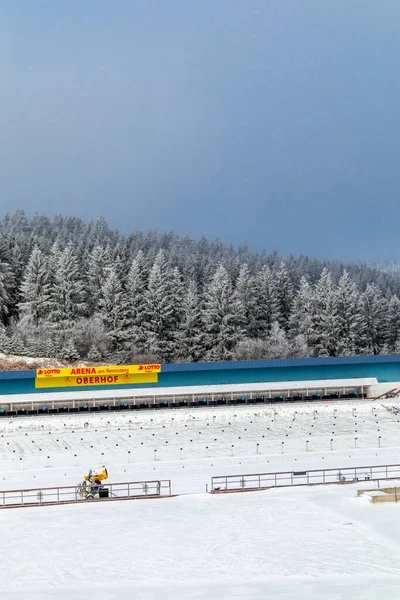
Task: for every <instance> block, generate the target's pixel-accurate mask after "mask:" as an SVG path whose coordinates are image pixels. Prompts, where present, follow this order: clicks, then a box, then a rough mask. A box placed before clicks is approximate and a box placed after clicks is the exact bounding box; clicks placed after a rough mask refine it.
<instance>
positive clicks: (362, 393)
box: [361, 385, 364, 397]
mask: <svg viewBox="0 0 400 600" xmlns="http://www.w3.org/2000/svg"><path fill="white" fill-rule="evenodd" d="M361 395H362V397H364V386H363V385H362V386H361Z"/></svg>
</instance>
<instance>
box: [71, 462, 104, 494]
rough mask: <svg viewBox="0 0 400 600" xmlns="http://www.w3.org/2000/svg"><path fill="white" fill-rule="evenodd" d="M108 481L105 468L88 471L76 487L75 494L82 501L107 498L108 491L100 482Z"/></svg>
mask: <svg viewBox="0 0 400 600" xmlns="http://www.w3.org/2000/svg"><path fill="white" fill-rule="evenodd" d="M106 479H108V473H107V469H106V467H104V466H102V467H100V468H99V469H90V471H89V473H88V474H87V475H84V477H83V481H82V482H81V483H80V484H79V485H78V486H77V488H76V492H77V495H78V496H81V498H83V499H84V500H92V499H93V498H108V497H109V490H108V488H107V487H106V486H103V485H102V482H103V481H105V480H106Z"/></svg>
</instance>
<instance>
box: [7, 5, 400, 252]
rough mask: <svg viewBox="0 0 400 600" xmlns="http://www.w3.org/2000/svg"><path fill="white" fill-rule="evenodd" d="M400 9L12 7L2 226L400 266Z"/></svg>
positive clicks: (9, 16)
mask: <svg viewBox="0 0 400 600" xmlns="http://www.w3.org/2000/svg"><path fill="white" fill-rule="evenodd" d="M399 56H400V3H399V1H398V0H380V1H379V2H377V1H376V0H329V1H328V0H327V1H321V0H201V1H195V0H168V1H166V0H114V1H113V2H110V1H109V0H107V1H106V0H85V2H82V0H68V2H54V0H3V1H2V2H1V4H0V73H1V84H0V85H1V88H0V89H1V92H0V209H1V210H0V213H2V214H4V213H5V212H7V211H13V210H15V209H16V208H23V209H25V211H26V212H27V214H28V215H31V214H33V212H35V211H38V212H42V213H46V214H48V215H53V214H55V213H57V212H60V213H62V214H66V215H76V216H81V217H83V218H88V219H91V218H97V217H99V216H100V215H104V216H105V218H106V219H107V221H108V222H109V224H110V225H111V226H112V227H117V228H119V229H121V230H122V231H125V232H130V231H132V230H135V229H144V230H147V229H151V228H157V229H159V230H161V231H168V230H171V229H173V230H175V231H177V232H179V233H181V234H182V235H186V234H188V235H189V236H191V237H194V238H196V239H198V238H200V237H201V236H202V235H205V236H206V237H208V238H210V239H215V238H216V237H219V238H220V239H221V240H223V241H225V242H228V243H233V244H234V245H239V244H241V243H244V242H247V243H248V244H249V246H250V248H251V249H253V250H255V251H261V250H264V249H265V250H268V251H272V250H277V251H278V252H280V253H281V254H283V255H288V254H295V255H299V254H307V255H310V256H313V257H320V258H339V259H346V260H348V259H350V260H373V259H400V244H399V243H398V239H399V232H400V227H399V224H400V219H399V216H400V202H399V200H400V196H399V190H400V152H399V150H400V135H399V134H400V98H399V96H400V93H399V92H400V72H399V67H398V61H399Z"/></svg>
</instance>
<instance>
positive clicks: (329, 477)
mask: <svg viewBox="0 0 400 600" xmlns="http://www.w3.org/2000/svg"><path fill="white" fill-rule="evenodd" d="M379 479H400V465H379V466H367V467H345V468H341V469H315V470H312V471H286V472H281V473H253V474H248V475H220V476H216V477H212V478H211V491H212V492H224V491H240V490H256V489H268V488H274V487H288V486H298V485H303V486H304V485H324V484H328V483H354V482H358V481H376V480H379Z"/></svg>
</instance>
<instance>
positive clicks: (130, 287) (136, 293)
mask: <svg viewBox="0 0 400 600" xmlns="http://www.w3.org/2000/svg"><path fill="white" fill-rule="evenodd" d="M147 280H148V271H147V265H146V260H145V256H144V253H143V251H142V250H139V252H138V253H137V255H136V256H135V258H134V260H133V261H132V264H131V267H130V269H129V272H128V277H127V283H126V293H127V302H128V322H127V334H128V340H129V344H130V345H131V346H133V348H134V350H135V351H136V352H137V353H139V354H142V353H143V352H145V350H146V347H147V334H146V324H145V314H146V302H147V300H146V290H147Z"/></svg>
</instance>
